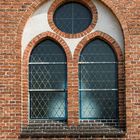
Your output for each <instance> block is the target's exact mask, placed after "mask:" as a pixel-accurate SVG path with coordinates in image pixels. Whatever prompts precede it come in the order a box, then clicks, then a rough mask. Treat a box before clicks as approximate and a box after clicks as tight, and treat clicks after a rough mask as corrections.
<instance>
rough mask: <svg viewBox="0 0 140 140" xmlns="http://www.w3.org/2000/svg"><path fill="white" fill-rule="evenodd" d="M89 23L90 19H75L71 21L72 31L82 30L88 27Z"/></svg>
mask: <svg viewBox="0 0 140 140" xmlns="http://www.w3.org/2000/svg"><path fill="white" fill-rule="evenodd" d="M90 23H91V21H90V19H75V20H74V21H73V27H74V28H73V33H77V32H82V31H83V30H85V29H86V28H88V26H89V24H90Z"/></svg>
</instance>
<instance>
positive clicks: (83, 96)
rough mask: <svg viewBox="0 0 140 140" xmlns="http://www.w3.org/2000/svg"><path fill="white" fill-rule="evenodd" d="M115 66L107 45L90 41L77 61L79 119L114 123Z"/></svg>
mask: <svg viewBox="0 0 140 140" xmlns="http://www.w3.org/2000/svg"><path fill="white" fill-rule="evenodd" d="M117 75H118V64H117V58H116V54H115V52H114V51H113V49H112V48H111V46H110V45H109V44H108V43H106V42H105V41H103V40H101V39H98V38H97V39H94V40H92V41H91V42H89V43H88V44H87V45H86V46H85V48H84V49H83V50H82V52H81V55H80V60H79V96H80V97H79V98H80V119H82V120H83V119H94V120H105V121H106V120H107V121H109V120H111V121H112V120H114V121H117V120H118V78H117V77H118V76H117Z"/></svg>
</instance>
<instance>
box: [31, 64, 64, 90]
mask: <svg viewBox="0 0 140 140" xmlns="http://www.w3.org/2000/svg"><path fill="white" fill-rule="evenodd" d="M29 75H30V76H29V85H30V89H66V65H65V64H64V65H60V64H59V65H57V64H56V65H54V64H50V65H42V64H40V65H30V67H29Z"/></svg>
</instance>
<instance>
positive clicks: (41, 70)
mask: <svg viewBox="0 0 140 140" xmlns="http://www.w3.org/2000/svg"><path fill="white" fill-rule="evenodd" d="M66 71H67V67H66V55H65V52H64V50H63V49H62V48H61V46H60V45H59V44H57V43H56V42H54V41H52V40H50V39H46V40H44V41H42V42H40V43H39V44H38V45H37V46H36V47H35V48H34V49H33V50H32V52H31V55H30V60H29V94H30V118H31V119H51V120H63V121H64V120H66V118H67V111H66V110H67V105H66V104H67V103H66V102H67V98H66V96H67V94H66V89H67V76H66Z"/></svg>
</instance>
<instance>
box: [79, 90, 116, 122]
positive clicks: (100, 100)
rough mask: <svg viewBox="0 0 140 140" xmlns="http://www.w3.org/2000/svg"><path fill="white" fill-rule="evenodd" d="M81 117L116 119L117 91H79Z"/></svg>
mask: <svg viewBox="0 0 140 140" xmlns="http://www.w3.org/2000/svg"><path fill="white" fill-rule="evenodd" d="M80 96H81V118H82V119H117V117H118V116H117V92H116V91H94V92H81V95H80Z"/></svg>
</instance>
